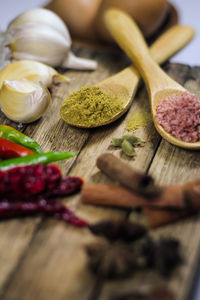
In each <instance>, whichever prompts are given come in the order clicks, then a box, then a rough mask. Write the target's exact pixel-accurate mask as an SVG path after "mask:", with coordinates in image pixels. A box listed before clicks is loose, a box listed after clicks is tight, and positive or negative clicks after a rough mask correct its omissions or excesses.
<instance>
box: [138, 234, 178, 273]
mask: <svg viewBox="0 0 200 300" xmlns="http://www.w3.org/2000/svg"><path fill="white" fill-rule="evenodd" d="M141 253H142V255H144V256H145V258H146V264H147V267H149V268H151V269H155V270H157V271H159V272H160V273H161V274H162V275H163V276H170V275H171V273H172V272H173V270H174V269H175V268H176V267H177V266H178V265H180V264H181V263H182V262H183V259H182V257H181V254H180V243H179V241H178V240H177V239H174V238H161V239H160V240H158V241H155V240H153V239H152V238H147V239H145V240H144V243H143V244H142V247H141Z"/></svg>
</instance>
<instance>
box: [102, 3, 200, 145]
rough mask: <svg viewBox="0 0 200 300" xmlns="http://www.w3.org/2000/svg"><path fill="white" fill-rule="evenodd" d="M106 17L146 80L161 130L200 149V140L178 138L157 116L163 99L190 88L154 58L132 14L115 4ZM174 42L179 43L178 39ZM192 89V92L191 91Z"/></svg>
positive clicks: (169, 138) (172, 140) (174, 141)
mask: <svg viewBox="0 0 200 300" xmlns="http://www.w3.org/2000/svg"><path fill="white" fill-rule="evenodd" d="M104 19H105V23H106V25H107V28H108V29H109V31H110V33H111V34H112V36H113V37H114V38H115V40H116V41H117V43H118V44H119V46H120V47H121V48H122V49H123V50H124V51H125V52H126V54H127V55H128V56H129V57H130V58H131V60H132V61H133V62H134V64H135V66H136V67H137V69H138V70H139V71H140V74H141V76H142V77H143V79H144V81H145V83H146V86H147V89H148V94H149V98H150V105H151V112H152V117H153V122H154V125H155V127H156V129H157V131H158V132H159V133H160V135H161V136H162V137H163V138H164V139H165V140H167V141H168V142H170V143H171V144H174V145H176V146H179V147H182V148H187V149H200V142H199V141H198V142H195V143H193V142H185V141H183V140H181V139H178V138H176V137H174V136H173V135H171V134H170V133H168V132H167V131H165V129H164V128H163V127H162V126H161V125H159V124H158V122H157V120H156V109H157V105H158V103H159V102H160V101H162V100H164V99H166V98H167V97H171V96H175V95H177V96H178V95H181V94H182V93H183V92H188V91H187V90H186V89H185V88H184V87H183V86H181V85H180V84H179V83H177V82H176V81H175V80H173V79H172V78H170V77H169V76H168V75H167V74H166V73H165V72H164V71H163V70H162V69H161V68H160V67H159V66H158V64H157V63H156V62H155V60H153V56H152V55H151V53H150V52H149V49H148V47H147V44H146V42H145V40H144V38H143V35H142V33H141V32H140V30H139V28H138V26H137V25H136V24H135V22H134V21H133V19H132V18H130V16H129V15H128V14H126V13H124V12H122V11H120V10H118V9H114V8H113V9H110V10H108V11H107V12H106V13H105V16H104ZM172 42H173V41H169V42H168V45H166V47H170V45H171V43H172ZM174 42H175V43H176V42H177V40H175V41H174ZM188 93H189V94H191V93H190V92H188Z"/></svg>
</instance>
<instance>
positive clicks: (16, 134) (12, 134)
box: [0, 125, 43, 153]
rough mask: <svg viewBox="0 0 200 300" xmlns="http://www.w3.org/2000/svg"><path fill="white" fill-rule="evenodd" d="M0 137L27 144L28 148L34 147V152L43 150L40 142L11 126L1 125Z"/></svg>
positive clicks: (23, 144)
mask: <svg viewBox="0 0 200 300" xmlns="http://www.w3.org/2000/svg"><path fill="white" fill-rule="evenodd" d="M0 137H1V138H3V139H5V140H8V141H11V142H14V143H16V144H19V145H22V146H25V147H26V148H29V149H32V150H33V151H34V152H37V153H42V152H43V151H42V149H41V148H40V146H39V145H38V143H36V142H35V141H34V140H33V139H31V138H30V137H28V136H27V135H25V134H23V133H22V132H20V131H18V130H16V129H15V128H13V127H11V126H7V125H0Z"/></svg>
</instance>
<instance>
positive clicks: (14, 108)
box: [0, 80, 51, 123]
mask: <svg viewBox="0 0 200 300" xmlns="http://www.w3.org/2000/svg"><path fill="white" fill-rule="evenodd" d="M50 102H51V96H50V93H49V91H48V90H47V88H45V87H42V86H41V85H38V84H35V83H33V82H30V81H28V80H13V81H8V80H5V81H4V82H3V84H2V87H1V89H0V103H1V109H2V111H3V112H4V114H5V115H6V116H7V117H8V118H9V119H10V120H13V121H15V122H20V123H30V122H33V121H36V120H37V119H39V118H40V117H41V116H42V115H43V114H44V113H45V111H46V110H47V108H48V106H49V104H50Z"/></svg>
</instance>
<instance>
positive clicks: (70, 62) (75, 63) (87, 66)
mask: <svg viewBox="0 0 200 300" xmlns="http://www.w3.org/2000/svg"><path fill="white" fill-rule="evenodd" d="M61 67H63V68H69V69H75V70H95V69H96V68H97V62H96V61H94V60H91V59H87V58H81V57H77V56H75V55H74V53H72V52H71V51H70V52H69V53H68V56H67V58H66V59H65V61H64V62H63V63H62V65H61Z"/></svg>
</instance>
